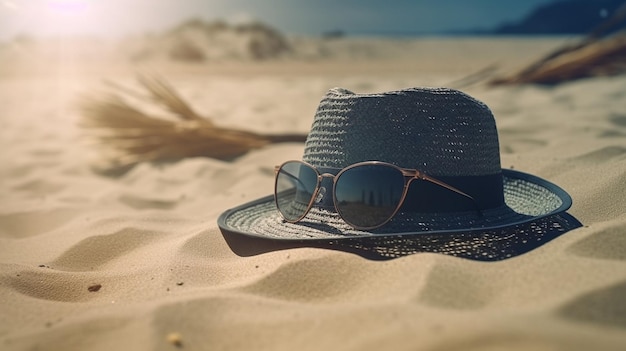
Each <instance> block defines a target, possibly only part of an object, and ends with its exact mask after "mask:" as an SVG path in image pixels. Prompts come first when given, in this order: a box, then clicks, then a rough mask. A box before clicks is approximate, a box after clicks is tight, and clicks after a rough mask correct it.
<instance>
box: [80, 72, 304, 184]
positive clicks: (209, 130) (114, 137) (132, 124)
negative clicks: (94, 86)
mask: <svg viewBox="0 0 626 351" xmlns="http://www.w3.org/2000/svg"><path fill="white" fill-rule="evenodd" d="M139 83H140V84H141V85H142V86H143V87H144V88H145V89H146V91H147V92H148V95H143V94H140V93H137V92H135V91H132V90H129V89H126V88H123V87H119V86H116V85H113V86H114V87H115V88H116V91H117V92H116V93H110V94H109V95H106V96H103V97H99V98H95V97H86V98H84V99H83V100H82V101H81V104H80V110H81V112H82V116H83V119H82V123H81V125H82V127H84V128H85V129H87V130H88V132H89V133H88V134H89V136H91V137H92V138H93V139H94V140H95V141H96V143H97V144H101V145H102V146H103V148H104V150H103V151H104V153H105V157H104V162H103V163H102V164H100V165H98V167H97V168H98V169H99V170H101V171H105V172H109V173H111V172H113V173H117V172H119V171H124V170H127V169H129V168H130V167H132V166H134V165H135V164H137V163H140V162H144V161H175V160H179V159H182V158H185V157H194V156H204V157H211V158H216V159H220V160H231V159H233V158H236V157H238V156H241V155H243V154H245V153H247V152H248V151H250V150H253V149H258V148H261V147H263V146H266V145H268V144H272V143H281V142H304V141H305V139H306V135H304V134H280V135H273V134H259V133H254V132H251V131H245V130H239V129H231V128H224V127H220V126H217V125H216V124H214V123H213V121H211V120H210V119H208V118H206V117H203V116H201V115H200V114H198V113H197V112H196V111H194V110H193V109H192V108H191V107H190V106H189V104H187V103H186V102H185V101H184V100H183V99H182V98H181V97H180V95H179V94H178V93H177V92H176V91H175V90H174V89H173V88H172V87H171V86H170V85H169V84H167V83H166V82H165V81H164V80H162V79H158V78H154V77H145V76H142V77H139ZM128 98H135V99H142V100H146V99H147V100H149V101H150V102H152V103H156V104H158V105H160V106H161V107H162V108H164V109H166V110H168V111H169V112H170V113H171V114H172V115H173V116H175V118H169V119H168V118H164V117H157V116H154V115H151V114H149V113H146V112H144V111H142V110H140V109H139V108H137V107H135V106H133V105H131V104H130V103H129V102H128Z"/></svg>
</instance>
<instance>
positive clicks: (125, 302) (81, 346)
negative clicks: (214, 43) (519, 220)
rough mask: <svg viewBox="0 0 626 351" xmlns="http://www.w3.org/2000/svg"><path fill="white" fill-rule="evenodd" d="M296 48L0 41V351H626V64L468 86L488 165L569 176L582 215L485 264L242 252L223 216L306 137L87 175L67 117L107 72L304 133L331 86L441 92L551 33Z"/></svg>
mask: <svg viewBox="0 0 626 351" xmlns="http://www.w3.org/2000/svg"><path fill="white" fill-rule="evenodd" d="M299 40H300V41H298V40H296V39H293V41H294V42H297V43H299V44H298V45H301V46H300V49H299V50H300V51H299V52H301V53H303V54H301V55H300V56H298V55H294V56H293V57H282V58H278V59H273V60H269V61H260V62H257V61H250V60H230V61H220V62H203V63H199V64H198V63H194V64H189V63H184V62H182V63H181V62H173V61H168V60H165V59H162V58H159V59H156V60H153V61H150V60H148V61H144V62H140V63H137V62H130V61H128V60H127V57H126V56H124V55H122V54H116V51H115V50H113V49H111V47H114V46H107V45H102V48H101V50H103V51H100V52H99V54H98V52H96V53H94V51H93V50H95V49H93V47H92V49H89V50H83V51H80V50H79V51H72V48H74V46H72V45H70V44H71V42H69V43H65V44H64V46H58V47H57V49H56V51H55V50H52V49H51V50H52V51H45V50H43V51H41V50H40V51H38V52H34V51H31V52H27V53H26V54H25V53H24V50H21V51H20V50H16V49H15V47H16V45H13V44H14V43H13V44H11V45H8V44H7V45H4V46H3V47H2V50H0V61H1V62H0V106H1V107H2V108H1V111H2V113H1V115H0V126H1V128H0V142H1V144H0V146H1V147H0V161H1V162H2V167H0V199H1V201H0V306H1V307H0V349H2V350H85V349H89V350H114V349H115V350H174V349H187V350H323V349H327V350H590V349H594V350H624V349H626V297H625V296H626V190H625V189H626V114H625V113H624V106H625V105H624V101H625V100H626V79H624V76H622V77H613V78H596V79H588V80H582V81H577V82H571V83H567V84H564V85H561V86H558V87H554V88H546V87H536V86H522V87H498V88H488V87H486V86H484V85H480V84H478V85H472V86H468V87H466V88H464V89H463V90H464V91H466V92H467V93H469V94H470V95H472V96H474V97H476V98H478V99H480V100H482V101H484V102H485V103H487V105H489V106H490V107H491V108H492V110H493V112H494V114H495V116H496V121H497V125H498V129H499V135H500V144H501V157H502V166H503V167H507V168H508V167H513V168H515V169H517V170H521V171H524V172H528V173H532V174H535V175H538V176H540V177H543V178H546V179H548V180H550V181H552V182H554V183H556V184H558V185H560V186H561V187H563V188H564V189H565V190H567V191H568V192H569V193H570V195H571V196H572V198H573V200H574V205H573V207H572V208H571V209H570V210H569V213H570V214H572V215H573V216H575V217H576V218H577V219H578V220H580V221H581V222H582V223H583V227H581V228H578V229H576V230H573V231H570V232H568V233H566V234H564V235H562V236H560V237H558V238H557V239H555V240H552V241H550V242H549V243H547V244H545V245H543V246H540V247H539V248H537V249H535V250H533V251H531V252H528V253H526V254H523V255H520V256H517V257H514V258H511V259H507V260H502V261H498V262H478V261H472V260H467V259H461V258H455V257H451V256H445V255H438V254H431V253H424V254H414V255H410V256H406V257H402V258H398V259H393V260H389V261H370V260H367V259H364V258H362V257H360V256H357V255H354V254H350V253H345V252H340V251H329V250H322V249H313V248H299V249H291V250H281V251H274V252H269V253H265V254H261V255H256V256H250V257H240V256H237V255H236V254H234V253H233V252H232V251H231V249H230V248H229V247H228V245H227V244H226V243H225V241H224V239H223V237H222V235H221V233H220V231H219V230H218V228H217V223H216V219H217V217H218V216H219V215H220V213H222V212H223V211H225V210H226V209H228V208H231V207H234V206H236V205H240V204H242V203H244V202H247V201H250V200H253V199H256V198H258V197H261V196H264V195H267V194H270V193H271V191H272V168H273V166H274V165H275V164H278V163H280V162H282V161H284V160H287V159H297V158H300V157H301V155H302V151H303V145H302V144H297V143H291V144H277V145H272V146H269V147H266V148H264V149H260V150H257V151H253V152H251V153H248V154H246V155H244V156H242V157H240V158H238V159H236V160H234V161H232V162H225V161H218V160H212V159H206V158H189V159H184V160H181V161H178V162H173V163H169V164H161V165H155V164H147V163H144V164H140V165H138V166H137V167H135V168H133V169H132V170H130V171H129V172H128V173H126V174H123V175H121V176H118V177H110V176H106V175H102V174H99V173H97V172H94V170H93V168H92V165H93V162H94V161H95V160H97V158H98V157H99V155H100V151H101V150H100V149H98V148H97V147H95V146H93V145H91V144H89V141H88V140H86V139H85V133H84V131H83V130H81V128H80V127H79V121H80V117H81V116H80V114H79V112H78V109H77V108H76V104H77V101H78V99H79V97H80V96H81V94H85V93H94V92H98V91H100V90H102V88H103V84H102V81H103V80H104V79H108V80H113V81H116V82H118V83H121V84H127V85H133V84H134V72H136V71H137V70H140V69H149V70H152V71H157V72H159V73H160V74H161V75H162V76H163V77H165V78H166V79H168V81H169V82H170V83H171V84H172V85H173V86H175V87H176V88H177V89H178V90H179V91H180V93H181V95H183V96H184V97H185V98H186V99H187V100H188V101H189V102H190V103H191V104H192V105H193V106H194V107H195V108H196V109H197V110H198V111H199V112H201V113H203V114H204V115H207V116H211V117H212V118H214V119H215V120H216V121H217V123H219V124H220V125H224V126H232V127H239V128H246V129H252V130H255V131H259V132H274V133H276V132H302V133H306V132H307V131H308V129H309V127H310V124H311V122H312V118H313V115H314V112H315V108H316V107H317V104H318V102H319V99H320V98H321V97H322V96H323V94H324V92H325V91H326V90H327V89H329V88H332V87H335V86H341V87H344V88H347V89H350V90H353V91H356V92H376V91H386V90H391V89H400V88H406V87H411V86H425V85H428V86H442V85H450V84H452V85H453V84H454V82H455V81H458V79H460V78H462V77H464V76H466V75H468V74H470V73H472V72H476V71H477V70H479V69H481V68H484V67H486V66H488V65H490V64H493V63H499V64H500V65H501V67H502V68H503V69H512V68H513V67H516V66H519V65H520V64H522V63H524V62H527V61H528V60H530V59H532V58H536V57H538V56H539V55H541V54H542V53H545V52H546V51H547V50H549V49H550V48H553V47H556V46H558V45H560V44H562V42H563V40H562V39H555V38H552V39H544V40H530V39H513V38H499V39H493V38H491V39H490V38H447V39H436V38H424V39H420V40H414V41H393V40H382V39H371V40H369V41H368V40H366V39H358V40H357V39H355V40H353V41H350V40H348V39H338V40H337V41H324V42H317V43H316V42H315V41H314V40H312V39H306V38H301V39H299ZM342 40H343V42H342ZM292 45H295V44H293V43H292ZM17 47H20V46H19V45H18V46H17ZM24 47H27V48H28V46H24V45H22V48H24ZM83 47H84V46H83ZM59 48H63V50H61V49H59ZM366 49H367V50H366ZM90 50H91V51H90ZM359 50H360V51H359ZM394 50H395V51H394ZM26 51H28V50H26ZM42 52H43V53H42ZM50 52H52V53H53V54H51V53H50ZM311 52H313V53H320V52H322V53H325V54H324V55H322V56H320V55H317V54H315V55H312V54H310V53H311ZM105 53H106V54H105ZM46 55H48V56H46ZM85 55H86V56H85ZM316 55H317V56H316ZM86 57H91V58H92V59H89V60H87V59H86Z"/></svg>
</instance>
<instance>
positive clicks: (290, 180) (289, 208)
mask: <svg viewBox="0 0 626 351" xmlns="http://www.w3.org/2000/svg"><path fill="white" fill-rule="evenodd" d="M316 187H317V172H316V171H315V170H314V169H313V168H311V167H310V166H308V165H306V164H304V163H301V162H287V163H285V164H283V165H282V167H281V168H280V169H279V170H278V174H277V175H276V189H275V191H276V206H277V207H278V210H279V211H280V213H281V214H282V215H283V217H284V218H285V219H286V220H288V221H297V220H299V219H301V218H302V217H304V215H305V214H306V211H307V209H308V206H309V203H310V202H311V199H312V198H313V194H314V192H315V188H316Z"/></svg>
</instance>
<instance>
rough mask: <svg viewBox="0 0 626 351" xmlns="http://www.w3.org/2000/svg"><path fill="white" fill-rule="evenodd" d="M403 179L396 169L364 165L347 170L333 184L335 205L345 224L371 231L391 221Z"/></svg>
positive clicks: (402, 188)
mask: <svg viewBox="0 0 626 351" xmlns="http://www.w3.org/2000/svg"><path fill="white" fill-rule="evenodd" d="M403 191H404V176H403V175H402V172H401V171H400V170H398V169H396V168H393V167H389V166H384V165H364V166H357V167H354V168H350V169H348V170H346V171H344V172H343V173H341V175H340V176H339V178H338V179H337V180H336V184H335V197H336V199H335V206H336V207H337V211H338V212H339V214H340V215H341V217H342V218H343V219H344V221H346V222H347V223H348V224H351V225H352V226H354V227H357V228H374V227H377V226H380V225H382V224H384V223H385V222H386V221H387V220H389V219H390V218H391V216H392V215H393V213H394V212H395V210H396V208H397V207H398V204H399V203H400V201H401V199H402V193H403Z"/></svg>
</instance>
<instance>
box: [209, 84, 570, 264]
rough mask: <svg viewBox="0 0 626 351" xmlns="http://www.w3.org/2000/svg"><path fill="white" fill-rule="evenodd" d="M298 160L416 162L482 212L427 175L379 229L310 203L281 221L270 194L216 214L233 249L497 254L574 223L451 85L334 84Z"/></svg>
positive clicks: (551, 190)
mask: <svg viewBox="0 0 626 351" xmlns="http://www.w3.org/2000/svg"><path fill="white" fill-rule="evenodd" d="M302 160H303V161H305V162H307V163H309V164H311V165H313V166H315V167H317V168H320V169H325V168H335V169H336V168H344V167H347V166H349V165H352V164H355V163H358V162H363V161H383V162H387V163H391V164H394V165H396V166H398V167H402V168H410V169H418V170H420V171H423V172H425V173H426V174H428V175H430V176H433V177H436V178H437V179H440V180H443V181H444V182H446V183H447V184H451V185H453V186H455V187H458V188H459V189H463V190H464V191H466V192H467V193H469V194H470V195H471V196H472V197H473V198H474V199H476V202H477V203H478V204H479V206H480V208H481V209H482V210H481V212H480V213H478V212H477V211H475V209H474V210H472V209H471V208H467V207H464V204H462V203H459V201H458V198H455V197H454V196H451V194H450V192H446V191H442V190H441V188H440V187H437V186H432V184H430V183H428V182H412V183H411V187H410V188H409V192H408V194H407V200H406V201H405V203H404V204H403V206H402V207H401V208H400V211H399V212H398V213H397V214H396V216H395V217H394V218H393V219H392V220H391V221H390V222H389V223H387V224H386V225H384V226H383V227H381V228H378V229H375V230H371V231H363V230H356V229H353V228H352V227H351V226H349V225H348V224H346V223H345V222H344V221H343V220H342V219H341V218H340V217H339V215H338V214H337V213H336V212H334V211H333V210H332V209H329V208H320V207H313V208H312V209H311V210H310V212H309V213H308V214H307V216H306V217H305V218H304V219H303V220H301V221H300V222H297V223H288V222H285V221H284V220H283V218H282V217H281V216H280V214H279V213H278V211H277V209H276V206H275V203H274V198H273V195H269V196H267V197H264V198H261V199H258V200H256V201H253V202H250V203H247V204H244V205H241V206H239V207H237V208H234V209H230V210H227V211H226V212H224V213H223V214H222V215H221V216H220V217H219V219H218V225H219V227H220V229H221V231H222V234H223V235H224V237H225V239H226V240H227V242H228V243H229V244H230V246H231V248H232V249H233V250H234V251H235V252H236V253H239V254H241V255H250V254H256V253H261V252H265V251H270V250H275V249H281V248H290V247H302V246H308V247H323V248H331V249H338V250H344V251H350V252H355V253H358V254H360V255H362V256H365V257H368V258H373V259H384V258H394V257H399V256H403V255H407V254H412V253H417V252H440V253H445V254H450V255H455V256H461V257H466V258H472V259H479V260H498V259H504V258H508V257H512V256H515V255H518V254H520V253H523V252H527V251H529V250H531V249H533V248H534V247H537V246H539V245H541V244H542V243H544V242H547V241H549V240H551V239H553V238H554V237H556V236H558V235H560V234H562V233H565V232H566V231H568V230H570V229H573V228H576V227H579V226H580V225H581V224H580V222H578V221H577V220H576V219H575V218H573V217H572V216H570V215H569V214H567V213H566V212H565V211H566V210H567V209H568V208H569V207H570V206H571V204H572V200H571V198H570V196H569V195H568V194H567V193H566V192H565V191H564V190H563V189H561V188H559V187H558V186H556V185H554V184H552V183H550V182H548V181H546V180H544V179H541V178H539V177H536V176H533V175H530V174H527V173H522V172H519V171H513V170H509V169H502V168H501V165H500V151H499V142H498V133H497V129H496V123H495V119H494V117H493V114H492V113H491V111H490V110H489V108H488V107H487V106H486V105H485V104H483V103H482V102H480V101H478V100H476V99H474V98H472V97H470V96H468V95H467V94H465V93H462V92H460V91H457V90H453V89H447V88H412V89H405V90H400V91H392V92H385V93H380V94H355V93H353V92H350V91H348V90H345V89H340V88H335V89H331V90H330V91H328V93H327V94H326V96H325V97H324V98H323V99H322V101H321V103H320V105H319V107H318V109H317V112H316V114H315V117H314V120H313V125H312V127H311V131H310V132H309V135H308V137H307V141H306V144H305V148H304V155H303V157H302ZM272 166H273V165H272ZM452 195H453V194H452Z"/></svg>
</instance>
